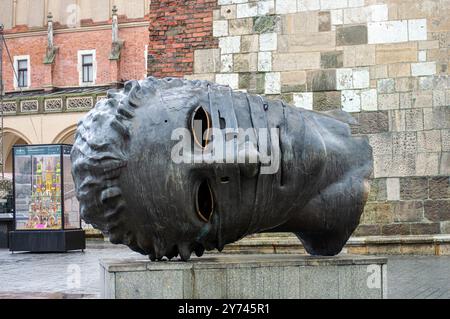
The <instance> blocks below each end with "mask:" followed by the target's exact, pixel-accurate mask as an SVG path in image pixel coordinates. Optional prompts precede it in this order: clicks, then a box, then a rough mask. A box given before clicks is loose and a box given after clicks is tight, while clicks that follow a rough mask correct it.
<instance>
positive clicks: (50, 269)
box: [0, 242, 450, 299]
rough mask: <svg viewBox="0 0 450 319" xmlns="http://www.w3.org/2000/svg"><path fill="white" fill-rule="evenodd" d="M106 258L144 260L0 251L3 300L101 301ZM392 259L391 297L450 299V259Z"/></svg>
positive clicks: (107, 250)
mask: <svg viewBox="0 0 450 319" xmlns="http://www.w3.org/2000/svg"><path fill="white" fill-rule="evenodd" d="M103 258H143V257H142V256H141V255H139V254H137V253H134V252H132V251H130V250H129V249H128V248H126V247H119V246H112V245H110V244H106V243H103V242H89V244H88V249H87V250H86V251H85V252H84V253H83V252H71V253H67V254H26V253H25V254H11V253H10V252H9V251H7V250H0V298H37V299H39V298H55V299H63V298H96V297H98V294H99V287H98V285H99V263H98V260H99V259H103ZM144 258H145V257H144ZM388 259H389V263H388V287H389V297H390V298H445V299H450V256H448V257H431V256H429V257H424V256H417V257H415V256H414V257H413V256H408V257H405V256H389V257H388ZM77 273H79V274H80V276H79V277H77V276H76V274H77ZM77 278H80V280H79V282H78V281H77ZM78 283H79V284H78Z"/></svg>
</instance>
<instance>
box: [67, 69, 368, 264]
mask: <svg viewBox="0 0 450 319" xmlns="http://www.w3.org/2000/svg"><path fill="white" fill-rule="evenodd" d="M353 121H354V120H353V118H352V117H351V116H350V115H348V114H347V113H345V112H343V111H335V112H329V113H318V112H314V111H308V110H304V109H300V108H295V107H292V106H289V105H286V104H284V103H283V102H281V101H274V100H268V99H265V98H264V97H260V96H254V95H250V94H246V93H242V92H232V91H231V90H230V88H228V87H224V86H219V85H216V84H213V83H210V82H206V81H188V80H182V79H172V78H166V79H156V78H152V77H150V78H148V79H146V80H143V81H130V82H128V83H126V85H125V88H124V89H123V90H120V91H110V92H108V98H107V99H105V100H102V101H100V102H98V103H97V105H96V107H95V108H94V109H93V110H92V111H91V112H89V114H88V115H86V117H85V118H84V119H83V120H82V121H80V123H79V125H78V130H77V134H76V141H75V145H74V147H73V151H72V161H73V171H72V173H73V176H74V180H75V183H76V191H77V196H78V199H79V200H80V205H81V214H82V217H83V219H84V220H85V221H86V222H88V223H91V224H93V225H94V227H96V228H98V229H100V230H102V231H104V232H107V233H109V236H110V240H111V242H113V243H115V244H125V245H128V246H129V247H130V248H131V249H133V250H135V251H137V252H140V253H142V254H144V255H149V256H150V259H152V260H161V259H163V258H164V257H167V258H169V259H171V258H174V257H177V256H178V255H180V256H181V259H183V260H188V259H189V258H190V256H191V253H192V252H195V253H196V254H197V255H198V256H201V255H202V254H203V253H204V251H205V250H213V249H218V250H222V249H223V248H224V246H225V245H226V244H229V243H232V242H235V241H237V240H239V239H241V238H243V237H245V236H247V235H250V234H254V233H259V232H293V233H295V234H296V235H297V236H298V238H299V239H300V240H301V241H302V243H303V244H304V246H305V248H306V250H307V251H308V252H309V253H311V254H313V255H327V256H329V255H336V254H338V253H339V252H340V251H341V250H342V248H343V246H344V245H345V243H346V242H347V240H348V238H349V237H350V235H351V234H352V233H353V231H354V230H355V229H356V227H357V226H358V224H359V220H360V216H361V214H362V212H363V208H364V205H365V203H366V200H367V196H368V192H369V182H368V179H369V178H370V176H371V173H372V166H373V161H372V149H371V147H370V146H369V143H368V141H367V138H365V137H352V135H351V132H350V127H349V125H348V123H350V124H352V123H353ZM196 123H202V124H203V126H200V129H199V126H198V125H196ZM180 128H184V129H185V130H187V132H188V133H189V136H188V137H187V138H186V137H184V138H181V139H180V138H179V136H177V134H178V133H179V132H180V131H177V130H179V129H180ZM208 128H210V129H212V130H214V131H213V133H211V130H209V131H208V130H206V129H208ZM267 128H268V129H275V130H273V131H274V132H278V133H277V134H275V135H273V134H270V132H272V131H270V132H269V134H267V136H268V138H267V139H265V138H263V135H259V132H261V131H263V130H261V129H267ZM247 129H249V130H247ZM243 130H247V131H246V132H247V138H244V139H243V138H242V136H241V135H242V132H244V131H243ZM177 132H178V133H177ZM214 132H215V133H214ZM221 132H222V133H224V134H223V136H225V140H226V141H227V143H228V144H227V145H231V150H232V151H233V152H231V153H232V154H231V155H230V154H229V153H228V152H223V155H222V154H220V153H221V152H216V150H215V151H214V153H213V154H214V155H215V156H216V159H217V157H220V158H222V159H223V161H224V162H225V163H220V162H217V160H216V161H210V160H208V159H211V153H208V152H210V151H211V149H215V143H216V142H218V141H219V138H218V137H217V136H219V135H220V134H219V133H221ZM249 132H250V133H249ZM202 136H203V137H204V138H202ZM183 147H184V148H183ZM180 148H183V150H182V154H183V155H184V156H185V158H191V159H192V158H193V159H194V160H193V162H187V161H186V162H184V163H183V162H181V163H180V161H177V160H174V157H176V155H177V154H178V155H179V154H181V152H180ZM205 154H209V155H205ZM237 154H245V155H244V158H245V159H246V161H247V162H246V163H242V162H239V161H237V160H236V158H237V157H238V156H237ZM249 154H250V155H249ZM264 154H266V155H267V156H264ZM278 155H279V156H278ZM208 156H209V157H208ZM227 156H228V157H227ZM252 156H255V157H252ZM277 156H278V157H277ZM225 157H226V158H227V159H228V160H225ZM229 158H232V159H235V160H234V161H230V160H229ZM252 158H253V159H254V158H257V161H253V162H250V163H249V161H250V159H252ZM267 158H270V160H269V161H267V160H265V159H267ZM277 158H278V160H279V163H277ZM202 159H204V160H202ZM277 164H279V165H277ZM273 168H275V169H273Z"/></svg>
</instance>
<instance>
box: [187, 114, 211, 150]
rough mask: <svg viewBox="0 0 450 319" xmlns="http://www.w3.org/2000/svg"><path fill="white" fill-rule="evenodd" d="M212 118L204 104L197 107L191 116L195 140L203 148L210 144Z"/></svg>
mask: <svg viewBox="0 0 450 319" xmlns="http://www.w3.org/2000/svg"><path fill="white" fill-rule="evenodd" d="M210 129H211V120H210V116H209V113H208V112H207V111H206V110H205V109H204V108H203V106H199V107H197V108H196V109H195V110H194V112H193V113H192V117H191V131H192V134H193V135H194V142H195V144H197V145H198V146H200V147H201V148H206V147H207V146H208V143H209V140H210V135H211V131H210Z"/></svg>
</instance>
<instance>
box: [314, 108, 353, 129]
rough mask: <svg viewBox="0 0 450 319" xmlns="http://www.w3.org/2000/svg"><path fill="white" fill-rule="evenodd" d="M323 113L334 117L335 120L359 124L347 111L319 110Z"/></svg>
mask: <svg viewBox="0 0 450 319" xmlns="http://www.w3.org/2000/svg"><path fill="white" fill-rule="evenodd" d="M321 113H323V114H326V115H328V116H331V117H332V118H335V119H336V120H339V121H341V122H344V123H347V124H350V125H359V123H358V121H357V120H356V119H355V118H354V117H353V116H351V115H350V114H349V113H347V112H345V111H342V110H338V109H336V110H331V111H325V112H321Z"/></svg>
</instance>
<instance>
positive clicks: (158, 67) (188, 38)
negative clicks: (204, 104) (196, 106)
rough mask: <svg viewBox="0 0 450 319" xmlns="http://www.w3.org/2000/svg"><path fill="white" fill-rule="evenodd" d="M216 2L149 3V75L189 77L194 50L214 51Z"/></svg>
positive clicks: (159, 0)
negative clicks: (213, 21)
mask: <svg viewBox="0 0 450 319" xmlns="http://www.w3.org/2000/svg"><path fill="white" fill-rule="evenodd" d="M216 8H217V0H152V2H151V5H150V16H149V18H150V28H149V30H150V41H149V61H148V75H153V76H158V77H164V76H174V77H182V76H183V75H185V74H191V73H192V72H193V66H194V50H196V49H207V48H216V47H217V46H218V43H217V39H214V38H213V35H212V20H213V10H214V9H216Z"/></svg>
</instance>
